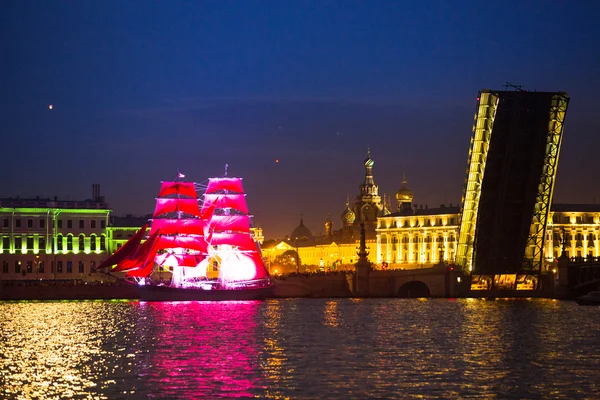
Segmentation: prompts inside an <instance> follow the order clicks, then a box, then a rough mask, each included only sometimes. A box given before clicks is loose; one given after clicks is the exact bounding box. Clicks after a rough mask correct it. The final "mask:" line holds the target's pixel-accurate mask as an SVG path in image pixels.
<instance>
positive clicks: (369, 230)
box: [353, 150, 384, 239]
mask: <svg viewBox="0 0 600 400" xmlns="http://www.w3.org/2000/svg"><path fill="white" fill-rule="evenodd" d="M364 164H365V180H364V182H363V183H362V185H360V192H359V194H358V196H356V199H355V201H354V215H355V219H354V222H353V227H354V235H353V236H354V238H356V239H358V238H359V237H360V234H359V233H360V224H361V223H364V224H365V232H366V234H367V239H369V238H371V239H372V238H374V236H375V229H376V228H377V217H379V216H380V215H381V214H382V212H383V210H384V205H383V204H382V201H381V196H380V195H379V186H377V185H376V184H375V180H374V179H373V165H375V161H373V159H372V158H371V150H367V158H365V161H364Z"/></svg>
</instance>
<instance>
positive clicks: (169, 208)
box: [154, 198, 200, 217]
mask: <svg viewBox="0 0 600 400" xmlns="http://www.w3.org/2000/svg"><path fill="white" fill-rule="evenodd" d="M178 211H180V212H184V213H186V214H191V215H195V216H197V217H199V216H200V209H199V208H198V200H196V199H176V198H166V199H156V208H155V209H154V216H155V217H158V216H160V215H163V214H167V213H173V212H178Z"/></svg>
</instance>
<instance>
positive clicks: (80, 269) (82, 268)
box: [79, 261, 84, 274]
mask: <svg viewBox="0 0 600 400" xmlns="http://www.w3.org/2000/svg"><path fill="white" fill-rule="evenodd" d="M83 272H84V266H83V261H79V273H80V274H83Z"/></svg>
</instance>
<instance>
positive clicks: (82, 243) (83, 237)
mask: <svg viewBox="0 0 600 400" xmlns="http://www.w3.org/2000/svg"><path fill="white" fill-rule="evenodd" d="M84 244H85V236H84V235H79V251H83V249H84Z"/></svg>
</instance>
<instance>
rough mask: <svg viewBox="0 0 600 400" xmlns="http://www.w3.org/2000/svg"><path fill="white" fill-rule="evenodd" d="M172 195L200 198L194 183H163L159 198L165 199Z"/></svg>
mask: <svg viewBox="0 0 600 400" xmlns="http://www.w3.org/2000/svg"><path fill="white" fill-rule="evenodd" d="M172 194H180V195H183V196H189V197H193V198H198V195H197V194H196V188H195V187H194V182H161V185H160V192H158V197H165V196H169V195H172Z"/></svg>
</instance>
